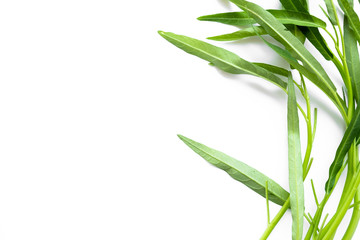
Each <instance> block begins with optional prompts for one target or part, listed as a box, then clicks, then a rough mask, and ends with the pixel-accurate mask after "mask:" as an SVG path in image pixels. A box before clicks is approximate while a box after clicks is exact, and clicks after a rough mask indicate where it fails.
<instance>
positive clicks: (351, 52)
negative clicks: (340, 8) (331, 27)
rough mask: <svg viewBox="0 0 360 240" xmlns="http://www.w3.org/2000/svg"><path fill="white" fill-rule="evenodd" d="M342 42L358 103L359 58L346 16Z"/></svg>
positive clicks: (359, 93)
mask: <svg viewBox="0 0 360 240" xmlns="http://www.w3.org/2000/svg"><path fill="white" fill-rule="evenodd" d="M344 43H345V57H346V63H347V66H348V69H349V74H350V78H351V83H352V87H353V90H354V96H355V99H356V101H357V102H358V103H359V100H360V59H359V51H358V46H357V41H356V38H355V35H354V32H353V30H352V29H351V28H350V26H349V20H348V17H347V16H345V17H344Z"/></svg>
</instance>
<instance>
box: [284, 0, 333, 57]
mask: <svg viewBox="0 0 360 240" xmlns="http://www.w3.org/2000/svg"><path fill="white" fill-rule="evenodd" d="M280 2H281V4H282V5H283V6H284V8H285V9H286V10H291V11H297V12H302V13H308V12H309V11H308V9H307V5H306V4H304V1H302V0H280ZM299 28H300V30H301V31H302V32H303V33H304V35H305V36H306V38H307V39H309V41H310V42H311V43H312V44H313V45H314V47H315V48H316V49H317V50H318V51H319V52H320V53H321V54H322V55H323V56H324V58H325V59H326V60H330V59H332V58H333V54H332V52H331V50H330V49H329V47H328V46H327V44H326V41H325V39H324V38H323V37H322V36H321V34H320V32H319V30H318V29H317V28H313V27H299Z"/></svg>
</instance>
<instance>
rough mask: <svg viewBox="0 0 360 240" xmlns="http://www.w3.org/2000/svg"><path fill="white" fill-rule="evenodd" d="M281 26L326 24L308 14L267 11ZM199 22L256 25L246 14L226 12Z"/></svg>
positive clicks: (200, 18)
mask: <svg viewBox="0 0 360 240" xmlns="http://www.w3.org/2000/svg"><path fill="white" fill-rule="evenodd" d="M267 11H268V12H269V13H271V14H272V15H273V16H274V17H275V18H276V19H277V20H278V21H279V22H281V23H282V24H294V25H298V26H308V27H320V28H325V27H326V23H325V22H324V21H322V20H321V19H319V18H317V17H314V16H312V15H310V14H308V13H300V12H296V11H288V10H267ZM198 20H200V21H211V22H218V23H224V24H229V25H234V26H244V25H250V24H254V23H256V22H255V20H254V19H252V18H251V17H250V16H249V15H248V14H247V13H246V12H227V13H217V14H212V15H206V16H201V17H199V18H198Z"/></svg>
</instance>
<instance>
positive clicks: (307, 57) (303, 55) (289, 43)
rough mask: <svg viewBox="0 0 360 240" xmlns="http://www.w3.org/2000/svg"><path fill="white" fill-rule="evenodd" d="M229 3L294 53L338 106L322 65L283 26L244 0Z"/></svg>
mask: <svg viewBox="0 0 360 240" xmlns="http://www.w3.org/2000/svg"><path fill="white" fill-rule="evenodd" d="M231 1H232V2H233V3H235V4H236V5H238V6H239V7H240V8H242V9H243V10H244V11H246V12H247V13H248V14H249V15H250V16H251V17H253V18H254V19H255V20H256V21H257V22H258V23H259V24H260V25H261V26H262V27H264V28H265V29H266V31H267V32H268V33H269V34H270V35H271V36H272V37H274V38H275V39H276V40H278V41H279V42H281V43H282V44H283V45H284V46H285V47H286V48H287V49H290V50H292V51H294V52H295V53H296V55H297V57H298V59H299V60H301V61H302V62H303V64H304V65H306V67H308V68H309V70H310V71H311V72H313V73H314V74H315V75H316V76H317V78H318V81H317V82H314V83H315V84H317V83H320V82H321V84H317V86H318V87H319V88H320V89H322V90H323V91H324V92H325V93H326V94H327V95H328V96H329V98H330V99H331V100H332V101H333V102H334V103H335V104H337V105H338V102H339V101H338V95H337V93H336V88H335V86H334V84H333V83H332V81H331V80H330V78H329V76H328V75H327V73H326V71H325V70H324V68H323V67H322V65H321V64H320V63H319V62H318V61H317V60H316V59H315V57H314V56H313V55H312V54H311V53H310V52H309V51H308V50H307V49H306V48H305V46H304V45H303V44H302V43H301V42H300V41H299V39H297V38H296V37H295V36H294V35H293V34H291V33H290V32H289V31H287V30H286V28H285V26H284V25H283V24H281V23H280V22H279V21H277V20H276V18H275V17H274V16H273V15H271V14H270V13H268V12H267V11H266V10H264V9H263V8H261V7H260V6H258V5H256V4H254V3H251V2H248V1H245V0H231Z"/></svg>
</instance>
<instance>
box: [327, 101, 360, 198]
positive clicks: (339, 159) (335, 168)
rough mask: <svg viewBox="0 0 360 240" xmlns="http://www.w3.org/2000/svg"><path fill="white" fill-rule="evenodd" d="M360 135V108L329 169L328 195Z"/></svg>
mask: <svg viewBox="0 0 360 240" xmlns="http://www.w3.org/2000/svg"><path fill="white" fill-rule="evenodd" d="M359 135H360V107H359V106H358V107H357V109H356V111H355V114H354V116H353V118H352V120H351V122H350V124H349V126H348V127H347V129H346V131H345V133H344V136H343V138H342V140H341V142H340V144H339V147H338V148H337V150H336V154H335V158H334V161H333V162H332V164H331V166H330V169H329V178H328V180H327V182H326V184H325V190H326V193H330V192H331V190H332V189H333V188H334V185H335V180H336V176H337V174H338V173H339V171H340V169H341V167H342V165H343V162H344V158H345V156H346V154H347V153H348V151H349V149H350V147H351V145H352V144H353V143H354V141H355V140H356V139H357V138H358V137H359Z"/></svg>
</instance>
